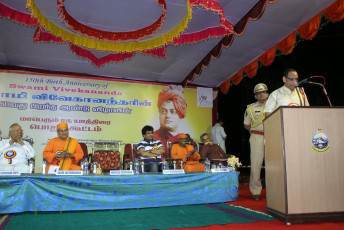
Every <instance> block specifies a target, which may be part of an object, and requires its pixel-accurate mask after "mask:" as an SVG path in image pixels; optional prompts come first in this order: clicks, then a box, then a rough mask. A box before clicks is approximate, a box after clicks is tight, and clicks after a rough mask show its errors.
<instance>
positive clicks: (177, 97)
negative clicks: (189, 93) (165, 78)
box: [158, 85, 187, 118]
mask: <svg viewBox="0 0 344 230" xmlns="http://www.w3.org/2000/svg"><path fill="white" fill-rule="evenodd" d="M167 100H171V101H172V102H173V105H174V108H175V109H176V110H177V114H178V116H179V118H184V117H185V115H186V107H187V104H186V100H185V98H184V94H183V87H182V86H180V85H170V86H167V87H166V88H164V89H163V90H162V91H161V92H160V93H159V98H158V108H159V107H160V105H161V103H163V102H164V101H167Z"/></svg>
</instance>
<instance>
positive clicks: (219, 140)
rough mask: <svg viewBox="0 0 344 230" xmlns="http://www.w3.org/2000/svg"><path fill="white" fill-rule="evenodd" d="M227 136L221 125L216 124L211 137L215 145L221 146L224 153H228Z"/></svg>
mask: <svg viewBox="0 0 344 230" xmlns="http://www.w3.org/2000/svg"><path fill="white" fill-rule="evenodd" d="M226 136H227V135H226V133H225V130H224V128H223V127H222V126H221V125H220V124H219V123H216V124H215V125H214V126H213V128H211V137H212V139H213V142H214V144H219V145H220V147H221V149H222V150H223V151H224V152H226V142H225V137H226Z"/></svg>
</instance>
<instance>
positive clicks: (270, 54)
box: [259, 46, 276, 66]
mask: <svg viewBox="0 0 344 230" xmlns="http://www.w3.org/2000/svg"><path fill="white" fill-rule="evenodd" d="M275 56H276V46H274V47H272V48H271V49H269V50H268V51H266V52H265V53H264V54H263V55H262V56H260V58H259V61H260V63H262V65H263V66H269V65H271V64H272V63H273V62H274V60H275Z"/></svg>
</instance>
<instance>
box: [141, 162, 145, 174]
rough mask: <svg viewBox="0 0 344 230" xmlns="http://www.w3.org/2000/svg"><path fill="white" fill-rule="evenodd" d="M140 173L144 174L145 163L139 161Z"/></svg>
mask: <svg viewBox="0 0 344 230" xmlns="http://www.w3.org/2000/svg"><path fill="white" fill-rule="evenodd" d="M141 172H142V173H144V172H145V162H144V161H141Z"/></svg>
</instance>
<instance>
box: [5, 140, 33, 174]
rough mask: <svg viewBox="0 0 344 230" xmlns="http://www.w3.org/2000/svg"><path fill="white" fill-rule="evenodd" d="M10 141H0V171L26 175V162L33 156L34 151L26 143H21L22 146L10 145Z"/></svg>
mask: <svg viewBox="0 0 344 230" xmlns="http://www.w3.org/2000/svg"><path fill="white" fill-rule="evenodd" d="M10 140H11V139H5V140H2V141H0V171H8V170H11V171H12V170H14V171H19V172H21V173H28V172H29V166H28V160H29V159H30V158H33V157H34V156H35V154H36V153H35V150H33V148H32V147H31V145H30V144H29V143H28V142H27V141H23V143H24V145H23V146H22V145H21V144H19V143H14V144H12V145H10ZM6 156H7V158H6Z"/></svg>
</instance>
